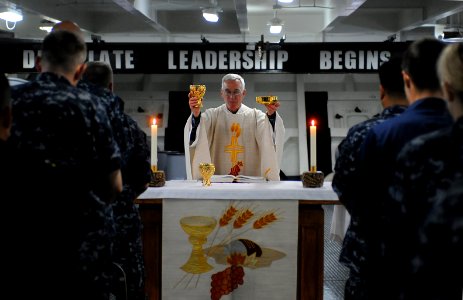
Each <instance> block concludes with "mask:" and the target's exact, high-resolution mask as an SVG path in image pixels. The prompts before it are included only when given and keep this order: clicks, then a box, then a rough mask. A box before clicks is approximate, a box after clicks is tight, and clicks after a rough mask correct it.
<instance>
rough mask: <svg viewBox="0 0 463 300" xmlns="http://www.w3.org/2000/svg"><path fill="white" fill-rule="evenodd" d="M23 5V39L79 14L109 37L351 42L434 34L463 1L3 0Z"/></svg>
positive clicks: (19, 28) (91, 30) (455, 18)
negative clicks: (214, 18)
mask: <svg viewBox="0 0 463 300" xmlns="http://www.w3.org/2000/svg"><path fill="white" fill-rule="evenodd" d="M215 5H217V6H218V7H220V8H221V9H222V12H221V13H220V20H219V22H217V23H208V22H206V21H205V20H204V19H203V18H202V12H201V11H202V9H203V8H207V7H211V6H215ZM8 7H10V8H16V9H18V10H20V11H22V12H23V14H24V20H23V21H22V22H18V23H17V24H16V27H15V29H13V30H11V31H10V30H8V29H7V28H6V26H5V23H4V21H3V20H0V30H1V31H2V32H3V33H4V34H7V35H9V36H14V37H16V38H28V39H30V38H33V39H41V38H43V37H44V36H45V34H46V33H45V32H43V31H40V30H39V29H38V27H39V25H40V23H41V22H43V20H51V21H57V20H73V21H75V22H76V23H78V24H79V25H80V26H81V27H82V28H83V29H85V30H86V32H87V33H88V36H90V35H91V34H96V35H99V36H101V37H102V38H103V39H107V40H109V41H140V42H142V41H146V42H155V41H156V42H159V41H164V42H177V41H179V42H180V41H198V42H199V41H200V37H201V36H205V37H207V39H208V40H209V41H211V42H242V41H257V40H259V39H260V36H261V35H265V39H266V40H271V39H274V40H279V39H280V38H281V37H282V36H283V35H285V37H286V40H287V41H288V42H316V41H329V40H330V39H333V38H336V41H343V40H344V39H345V41H351V40H352V39H353V38H355V37H362V36H363V37H365V38H368V39H373V40H374V39H377V40H381V39H384V37H387V36H389V35H391V34H397V35H399V37H402V39H408V38H409V37H411V36H413V35H414V34H434V32H435V31H436V30H442V28H444V27H445V26H447V27H449V26H450V25H451V26H454V27H455V26H456V27H461V23H460V15H461V13H462V11H463V1H447V0H387V1H385V0H294V2H293V3H291V4H278V3H277V2H276V0H40V1H37V0H18V1H2V0H0V9H5V8H8ZM276 10H277V11H278V17H279V18H281V19H282V20H283V21H284V23H285V24H284V30H283V32H282V33H281V34H279V35H278V36H275V35H271V34H270V33H269V32H268V25H267V23H268V21H269V20H270V19H271V18H272V17H273V16H274V13H275V11H276ZM450 23H451V24H450Z"/></svg>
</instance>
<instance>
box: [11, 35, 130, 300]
mask: <svg viewBox="0 0 463 300" xmlns="http://www.w3.org/2000/svg"><path fill="white" fill-rule="evenodd" d="M85 58H86V45H85V42H84V41H83V39H82V38H81V37H79V36H77V35H75V34H73V33H71V32H67V31H57V32H52V33H50V34H48V35H47V36H46V37H45V38H44V40H43V43H42V52H41V57H40V59H39V60H38V62H37V68H38V70H40V71H41V73H40V74H39V75H38V76H37V78H36V79H35V80H33V81H31V82H29V83H25V84H22V85H19V86H17V87H14V88H12V99H13V126H12V129H11V137H10V139H9V140H8V142H9V143H11V145H12V146H13V147H14V148H15V149H16V150H17V151H18V152H20V153H21V159H22V161H23V163H24V165H26V166H28V168H27V169H24V170H22V172H24V174H25V175H26V176H27V178H28V181H27V182H23V183H18V184H22V185H23V186H24V188H22V189H18V190H17V191H16V192H15V195H14V199H15V200H18V199H21V201H18V204H17V205H18V206H19V205H21V208H22V209H21V213H22V215H21V222H24V224H27V225H28V228H27V230H28V231H27V234H28V235H30V236H35V237H34V239H40V243H37V244H31V245H29V244H30V243H31V242H30V241H29V239H28V238H25V239H24V240H20V245H22V247H18V250H19V252H18V256H19V255H20V254H22V255H21V259H20V260H19V261H17V262H16V263H17V264H18V266H17V267H18V269H20V270H22V275H21V274H20V275H18V276H21V277H19V278H18V280H19V279H20V280H21V281H22V282H28V287H27V288H26V289H21V290H17V291H15V294H16V295H17V297H15V298H18V297H19V298H24V299H26V298H32V297H34V298H37V297H39V298H44V299H95V300H100V299H105V300H107V299H108V297H109V290H110V284H111V268H112V261H111V258H112V242H111V241H112V238H113V235H114V230H115V229H114V220H113V218H112V207H111V205H110V203H111V202H112V201H113V199H114V198H115V197H116V195H117V194H118V193H120V192H121V191H122V176H121V172H120V160H121V158H120V152H119V148H118V146H117V144H116V143H115V141H114V137H113V133H112V130H111V126H110V123H109V120H108V116H107V115H106V112H105V111H102V110H101V109H100V108H99V107H97V106H95V104H94V103H95V101H94V99H93V98H94V97H95V96H93V95H92V94H90V93H88V92H85V91H83V90H81V89H78V88H76V87H75V85H76V84H77V81H78V80H79V79H80V76H81V74H82V73H83V71H84V69H85ZM13 211H14V210H13ZM24 224H23V225H24ZM63 232H65V233H63ZM25 237H26V236H25ZM19 248H21V249H19Z"/></svg>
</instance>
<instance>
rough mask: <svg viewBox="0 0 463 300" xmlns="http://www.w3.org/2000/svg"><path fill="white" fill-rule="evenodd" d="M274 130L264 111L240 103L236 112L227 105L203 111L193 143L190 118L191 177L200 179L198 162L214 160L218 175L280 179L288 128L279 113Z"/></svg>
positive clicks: (187, 129)
mask: <svg viewBox="0 0 463 300" xmlns="http://www.w3.org/2000/svg"><path fill="white" fill-rule="evenodd" d="M276 114H277V116H276V120H275V131H274V130H273V128H272V125H271V124H270V121H269V120H268V117H267V115H266V114H265V113H264V112H262V111H261V110H258V109H255V108H249V107H247V106H245V105H243V104H241V108H240V109H239V110H238V111H237V112H236V114H233V113H231V112H230V111H228V109H227V107H226V105H225V104H223V105H221V106H219V107H217V108H209V109H207V110H206V111H204V112H202V113H201V122H200V124H199V126H198V128H197V130H196V139H195V140H194V142H193V143H192V144H191V145H189V143H190V132H191V128H192V124H191V118H192V116H191V115H190V117H189V118H188V121H187V123H186V125H185V132H184V143H185V161H186V171H187V178H188V179H200V178H201V174H200V173H199V164H200V163H202V162H212V163H214V164H215V169H216V171H215V174H216V175H226V174H231V175H235V176H237V175H248V176H262V177H265V178H267V179H268V180H280V163H281V159H282V154H283V142H284V136H285V128H284V125H283V120H282V119H281V117H280V116H279V115H278V113H276Z"/></svg>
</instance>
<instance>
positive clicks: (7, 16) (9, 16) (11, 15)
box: [0, 9, 23, 22]
mask: <svg viewBox="0 0 463 300" xmlns="http://www.w3.org/2000/svg"><path fill="white" fill-rule="evenodd" d="M0 18H1V19H3V20H5V21H8V22H19V21H22V20H23V15H22V14H21V13H20V12H19V11H16V10H12V9H10V10H8V11H4V12H1V13H0Z"/></svg>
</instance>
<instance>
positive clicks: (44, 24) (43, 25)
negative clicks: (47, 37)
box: [39, 19, 55, 32]
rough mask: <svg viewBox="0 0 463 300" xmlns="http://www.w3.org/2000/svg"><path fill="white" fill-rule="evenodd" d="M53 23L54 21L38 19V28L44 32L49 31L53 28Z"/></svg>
mask: <svg viewBox="0 0 463 300" xmlns="http://www.w3.org/2000/svg"><path fill="white" fill-rule="evenodd" d="M53 25H55V23H54V22H52V21H49V20H46V19H44V20H42V21H40V26H39V29H40V30H43V31H46V32H51V30H52V29H53Z"/></svg>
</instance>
